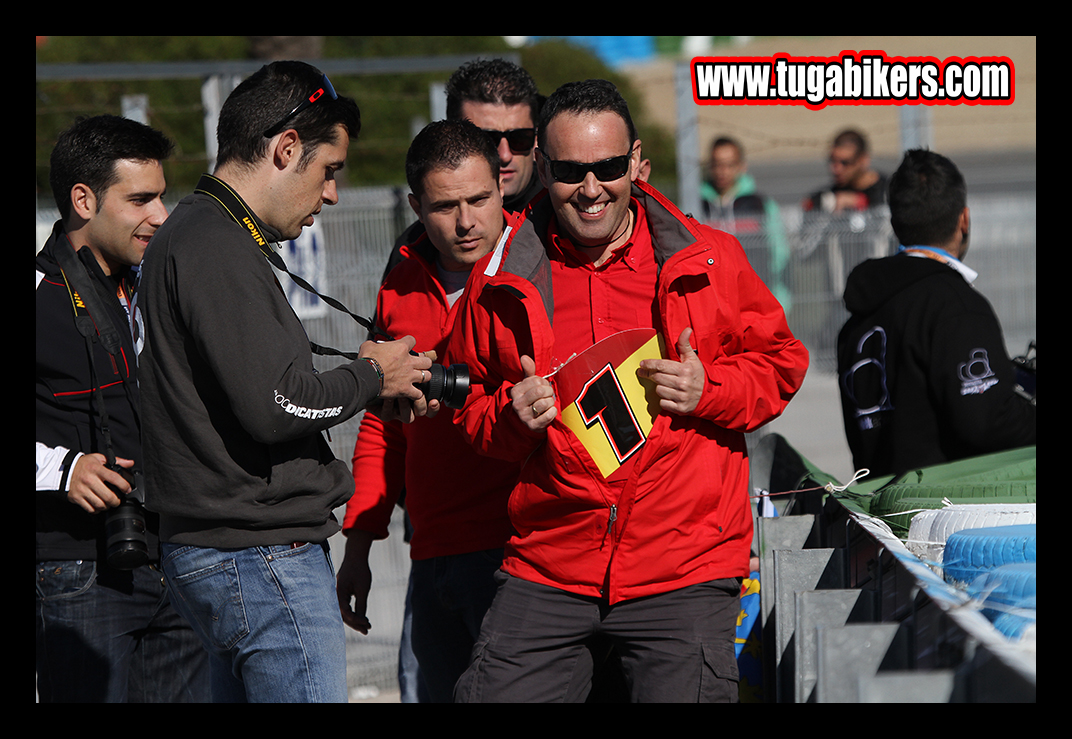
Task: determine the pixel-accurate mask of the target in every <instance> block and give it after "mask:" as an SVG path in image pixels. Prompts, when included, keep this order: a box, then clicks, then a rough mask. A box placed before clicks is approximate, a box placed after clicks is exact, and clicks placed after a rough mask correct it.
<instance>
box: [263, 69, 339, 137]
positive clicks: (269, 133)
mask: <svg viewBox="0 0 1072 739" xmlns="http://www.w3.org/2000/svg"><path fill="white" fill-rule="evenodd" d="M322 82H323V84H322V86H321V87H318V88H317V89H316V92H314V93H313V94H312V95H310V96H309V97H307V98H306V99H305V100H302V101H301V102H300V103H298V105H297V107H295V108H294V110H292V111H290V112H289V113H287V114H286V115H285V116H283V119H282V120H281V121H279V123H277V124H275V125H274V126H272V127H271V128H269V129H268V130H266V131H265V132H264V137H265V138H268V139H270V138H272V137H273V136H275V135H276V134H277V133H279V132H280V131H282V130H283V128H284V127H285V126H286V125H287V123H288V122H289V121H290V119H291V118H293V117H294V116H296V115H298V113H301V112H302V111H303V110H305V109H306V108H308V107H309V106H310V105H312V104H313V103H315V102H316V101H317V100H320V99H321V98H323V97H324V96H325V95H326V96H327V97H329V98H331V99H332V100H338V99H339V96H338V94H337V93H336V92H335V88H334V87H332V86H331V80H329V79H328V76H327V75H326V74H325V75H324V76H323V80H322Z"/></svg>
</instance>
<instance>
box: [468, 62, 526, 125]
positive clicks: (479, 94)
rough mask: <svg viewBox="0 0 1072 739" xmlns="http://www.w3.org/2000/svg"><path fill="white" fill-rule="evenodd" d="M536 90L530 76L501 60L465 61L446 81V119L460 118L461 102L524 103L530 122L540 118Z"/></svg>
mask: <svg viewBox="0 0 1072 739" xmlns="http://www.w3.org/2000/svg"><path fill="white" fill-rule="evenodd" d="M542 100H543V99H542V98H541V96H540V91H539V89H538V88H537V87H536V83H535V82H534V81H533V80H532V77H531V75H529V73H528V72H526V71H525V70H524V69H523V68H522V67H519V66H518V65H516V64H514V63H513V62H508V61H506V60H505V59H476V60H474V61H471V62H466V63H465V64H463V65H462V66H460V67H458V69H457V70H455V72H454V74H452V75H451V76H450V79H449V80H447V118H451V119H453V120H458V119H460V118H461V117H462V103H464V102H466V101H469V102H474V103H491V104H493V105H495V104H501V105H527V106H529V110H530V111H531V114H532V122H533V125H535V124H536V120H537V119H538V118H539V117H540V103H541V102H542Z"/></svg>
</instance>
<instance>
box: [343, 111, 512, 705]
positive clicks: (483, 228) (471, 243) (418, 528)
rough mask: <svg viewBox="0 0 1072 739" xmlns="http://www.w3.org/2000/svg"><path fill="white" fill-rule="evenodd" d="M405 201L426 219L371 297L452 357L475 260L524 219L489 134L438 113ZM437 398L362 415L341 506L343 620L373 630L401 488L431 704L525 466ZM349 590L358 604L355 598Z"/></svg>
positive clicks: (383, 312) (450, 685)
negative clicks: (400, 410) (377, 545)
mask: <svg viewBox="0 0 1072 739" xmlns="http://www.w3.org/2000/svg"><path fill="white" fill-rule="evenodd" d="M406 177H407V180H408V182H409V185H410V189H411V190H412V194H411V195H410V196H409V201H410V205H411V207H412V208H413V210H414V212H415V213H416V214H417V217H418V218H419V219H420V221H421V223H422V225H423V226H424V229H423V233H422V234H421V235H420V236H419V237H418V238H417V240H416V241H415V242H414V243H412V244H409V245H407V246H405V247H403V256H404V257H405V258H404V259H403V260H402V262H401V263H400V264H398V265H397V266H396V267H395V268H394V269H393V270H391V272H390V273H389V275H388V276H387V278H386V279H385V281H384V284H383V286H382V287H381V289H380V293H379V296H378V298H377V305H376V315H377V321H378V328H380V329H381V330H382V331H383V332H384V333H386V334H387V335H389V336H396V335H397V336H403V335H412V336H414V337H415V338H416V339H417V345H416V348H417V349H418V350H420V351H428V350H434V351H435V352H436V355H437V357H438V359H439V361H441V362H443V363H444V364H449V363H450V362H449V357H446V356H445V355H446V347H447V341H448V339H449V336H450V330H451V326H452V324H453V323H454V315H455V312H456V310H455V307H454V306H455V301H456V300H457V299H458V297H459V296H460V295H461V292H462V290H463V288H464V287H465V283H466V279H467V278H468V276H469V270H470V268H471V267H472V266H473V264H475V263H476V262H477V261H478V260H479V259H480V258H482V257H483V256H484V255H486V254H488V253H490V252H491V251H492V249H494V247H495V245H496V243H497V242H498V241H499V240H500V238H502V237H503V235H504V231H507V230H508V229H507V227H508V226H509V225H511V224H513V223H515V222H516V218H515V217H514V216H512V215H509V214H508V213H507V212H506V211H504V210H503V206H502V194H501V191H500V185H499V158H498V153H497V152H496V150H495V147H494V146H493V145H492V144H491V141H490V139H489V138H488V136H487V135H486V134H485V133H483V132H482V131H481V130H480V129H479V128H477V127H476V126H475V125H473V124H472V123H470V122H469V121H466V120H448V121H438V122H436V123H432V124H430V125H429V126H427V127H426V128H425V129H424V130H423V131H422V132H421V133H420V134H418V135H417V137H416V138H415V139H414V141H413V144H412V145H411V147H410V150H409V153H408V154H407V158H406ZM453 415H454V411H453V410H452V409H451V408H449V407H443V408H441V409H440V410H439V412H438V414H436V415H435V416H434V417H430V418H422V419H418V422H416V423H412V424H402V423H399V422H397V421H385V420H384V418H386V417H388V416H389V413H388V414H381V415H376V414H374V413H366V414H365V416H364V418H363V419H362V422H361V429H360V432H359V434H358V439H357V444H356V446H355V449H354V459H353V473H354V478H355V481H356V490H355V492H354V495H353V497H352V498H351V499H350V501H349V503H348V504H347V507H346V517H345V520H344V522H343V531H344V533H345V534H346V537H347V540H346V555H345V557H344V560H343V563H342V565H341V566H340V568H339V574H338V595H339V605H340V608H341V609H342V613H343V620H344V621H345V622H346V623H347V624H348V625H349V626H350V627H351V628H354V629H356V630H358V631H360V632H361V633H368V630H369V628H370V624H369V622H368V620H367V618H366V617H365V607H366V604H367V599H368V593H369V588H370V586H371V581H372V577H371V572H370V570H369V566H368V554H369V550H370V548H371V545H372V542H373V541H374V540H376V539H384V538H386V537H387V525H388V523H389V521H390V518H391V512H392V510H393V508H394V506H395V504H396V503H397V502H398V499H399V496H400V494H401V493H402V491H403V489H404V490H405V496H406V497H405V501H406V509H407V511H408V512H409V516H410V521H411V523H412V525H413V537H412V540H411V542H410V556H411V558H412V560H413V564H412V567H413V574H412V587H413V591H412V595H411V601H412V602H411V605H412V610H413V632H412V641H413V652H414V655H415V656H416V657H417V662H418V664H419V667H420V674H421V679H422V680H423V681H424V684H425V687H426V688H427V690H428V697H429V699H430V700H431V701H433V702H444V701H445V702H449V701H450V700H451V698H452V692H453V689H454V683H455V681H456V680H457V678H458V676H459V675H460V674H461V673H462V671H464V669H465V667H466V665H467V664H468V662H469V655H470V652H471V650H472V646H473V642H474V641H475V640H476V637H477V635H478V633H479V631H480V622H481V620H482V619H483V617H484V612H485V611H486V610H487V608H488V605H489V604H490V603H491V600H492V598H493V597H494V594H495V583H494V580H493V579H492V576H493V574H494V573H495V571H496V570H498V569H499V566H500V565H501V564H502V550H503V545H504V544H505V542H506V539H507V538H508V537H509V535H510V532H511V528H510V519H509V517H508V516H507V513H506V500H507V497H508V496H509V494H510V491H511V490H512V489H513V486H514V483H515V481H516V479H517V474H518V464H516V463H514V462H504V461H501V460H496V459H492V458H489V457H482V456H480V455H479V454H477V452H476V451H475V450H474V449H473V448H472V447H471V446H470V445H469V444H468V443H467V442H466V440H465V439H464V438H463V437H462V434H461V433H460V431H459V429H458V427H457V426H455V425H454V423H453ZM351 599H352V600H353V603H352V605H351Z"/></svg>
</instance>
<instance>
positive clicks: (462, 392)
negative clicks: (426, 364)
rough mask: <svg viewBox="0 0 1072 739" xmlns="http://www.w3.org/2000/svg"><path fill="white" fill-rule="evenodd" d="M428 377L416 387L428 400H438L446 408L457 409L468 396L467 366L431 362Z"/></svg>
mask: <svg viewBox="0 0 1072 739" xmlns="http://www.w3.org/2000/svg"><path fill="white" fill-rule="evenodd" d="M428 373H429V377H430V379H429V380H428V382H425V383H422V384H420V385H418V386H417V387H418V388H419V389H420V391H421V392H422V393H424V397H425V398H426V399H428V400H438V401H439V402H440V403H442V404H443V405H445V406H447V407H448V408H454V409H459V408H461V407H462V406H463V405H464V404H465V399H466V398H467V397H469V366H468V365H465V364H452V365H450V366H449V367H444V366H443V365H441V364H433V365H432V366H431V368H429V370H428Z"/></svg>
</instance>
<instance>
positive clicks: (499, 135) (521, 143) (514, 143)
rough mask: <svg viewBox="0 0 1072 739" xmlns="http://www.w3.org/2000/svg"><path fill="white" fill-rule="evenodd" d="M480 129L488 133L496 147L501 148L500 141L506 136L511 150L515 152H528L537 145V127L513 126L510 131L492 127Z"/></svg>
mask: <svg viewBox="0 0 1072 739" xmlns="http://www.w3.org/2000/svg"><path fill="white" fill-rule="evenodd" d="M480 130H481V131H483V132H484V133H486V134H487V135H488V138H490V139H491V143H493V144H494V145H495V148H496V149H498V148H499V142H500V141H502V140H503V137H504V136H505V137H506V143H507V145H508V146H509V147H510V151H512V152H513V153H515V154H528V153H529V152H530V151H532V147H533V146H535V145H536V129H535V128H511V129H510V130H509V131H494V130H492V129H490V128H482V129H480Z"/></svg>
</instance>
